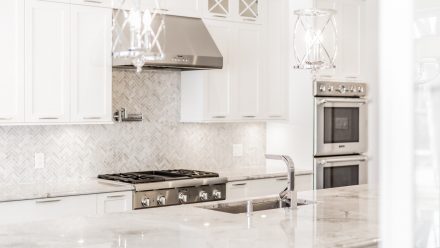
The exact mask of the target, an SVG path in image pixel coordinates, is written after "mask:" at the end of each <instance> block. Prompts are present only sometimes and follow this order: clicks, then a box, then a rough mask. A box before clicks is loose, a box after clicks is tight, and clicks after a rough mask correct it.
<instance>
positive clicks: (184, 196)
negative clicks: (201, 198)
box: [179, 192, 188, 203]
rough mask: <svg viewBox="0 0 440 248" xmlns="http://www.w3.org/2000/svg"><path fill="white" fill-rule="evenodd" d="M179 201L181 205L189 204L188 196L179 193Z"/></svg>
mask: <svg viewBox="0 0 440 248" xmlns="http://www.w3.org/2000/svg"><path fill="white" fill-rule="evenodd" d="M179 201H180V202H181V203H187V202H188V195H187V194H185V193H183V192H180V193H179Z"/></svg>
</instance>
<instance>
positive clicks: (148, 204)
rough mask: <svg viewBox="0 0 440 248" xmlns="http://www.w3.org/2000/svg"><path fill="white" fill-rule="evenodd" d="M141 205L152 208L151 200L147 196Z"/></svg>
mask: <svg viewBox="0 0 440 248" xmlns="http://www.w3.org/2000/svg"><path fill="white" fill-rule="evenodd" d="M141 204H142V206H144V207H149V206H150V198H148V197H146V196H144V197H142V200H141Z"/></svg>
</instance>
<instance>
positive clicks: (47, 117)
mask: <svg viewBox="0 0 440 248" xmlns="http://www.w3.org/2000/svg"><path fill="white" fill-rule="evenodd" d="M26 5H27V6H26V18H25V20H26V25H25V26H26V39H25V40H26V51H25V53H26V62H25V63H26V70H27V71H26V86H25V88H26V121H27V122H69V121H70V95H69V92H70V88H69V87H70V78H69V77H70V32H69V31H70V6H69V5H68V4H63V3H55V2H45V1H37V0H30V1H26Z"/></svg>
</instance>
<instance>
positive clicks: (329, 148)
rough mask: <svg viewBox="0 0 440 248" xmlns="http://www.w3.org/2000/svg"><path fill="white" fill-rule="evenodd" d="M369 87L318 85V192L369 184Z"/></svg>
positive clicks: (316, 127)
mask: <svg viewBox="0 0 440 248" xmlns="http://www.w3.org/2000/svg"><path fill="white" fill-rule="evenodd" d="M366 91H367V85H366V84H364V83H351V82H327V81H316V82H315V85H314V96H315V99H314V105H315V109H314V113H315V115H314V157H315V159H314V161H315V165H314V169H315V187H316V188H317V189H322V188H333V187H341V186H350V185H358V184H364V183H367V157H366V156H365V155H363V153H365V152H367V147H368V141H367V139H368V133H367V130H368V124H367V123H368V104H367V99H366V96H367V94H366Z"/></svg>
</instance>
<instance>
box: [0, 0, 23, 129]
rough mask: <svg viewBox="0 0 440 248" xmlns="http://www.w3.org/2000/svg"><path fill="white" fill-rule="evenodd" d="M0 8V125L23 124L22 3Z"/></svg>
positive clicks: (9, 1)
mask: <svg viewBox="0 0 440 248" xmlns="http://www.w3.org/2000/svg"><path fill="white" fill-rule="evenodd" d="M1 4H2V7H1V8H0V31H1V32H2V33H3V35H2V37H1V38H0V54H1V55H2V56H1V57H0V68H1V69H0V70H1V74H2V80H1V81H0V123H11V122H23V121H24V0H5V1H2V3H1Z"/></svg>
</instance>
